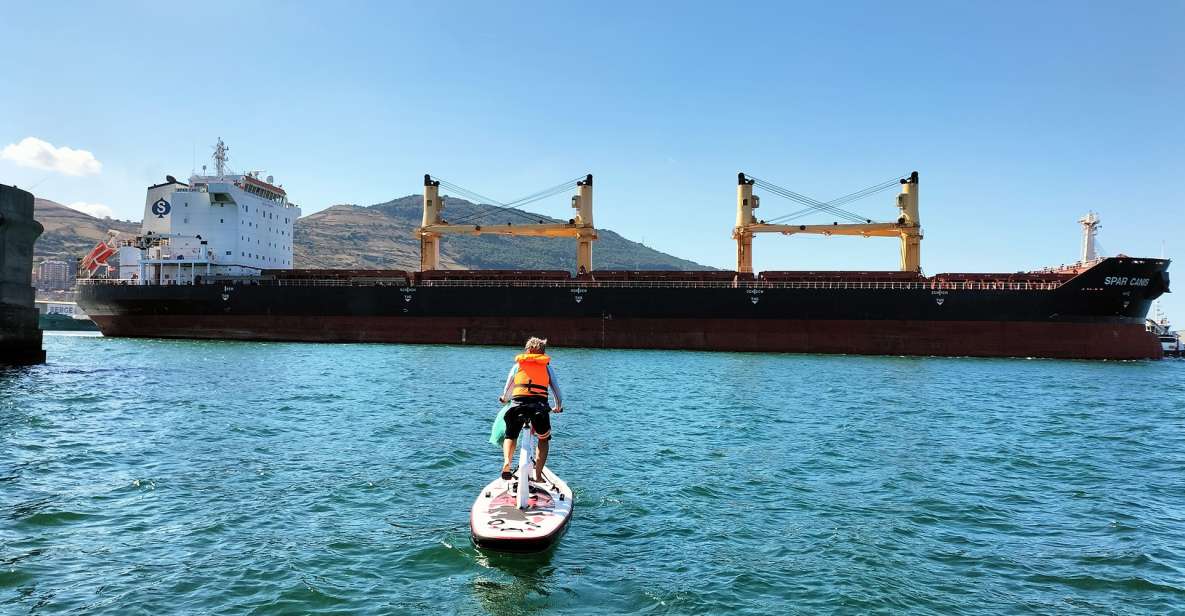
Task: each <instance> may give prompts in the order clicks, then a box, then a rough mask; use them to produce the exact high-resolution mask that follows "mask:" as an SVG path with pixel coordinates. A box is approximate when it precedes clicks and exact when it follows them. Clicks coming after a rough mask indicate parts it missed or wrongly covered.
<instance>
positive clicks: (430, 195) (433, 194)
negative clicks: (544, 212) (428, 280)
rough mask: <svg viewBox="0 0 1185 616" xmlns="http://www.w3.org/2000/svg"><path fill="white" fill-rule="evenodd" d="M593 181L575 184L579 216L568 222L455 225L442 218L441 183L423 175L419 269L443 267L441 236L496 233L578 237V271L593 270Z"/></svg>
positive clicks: (574, 197)
mask: <svg viewBox="0 0 1185 616" xmlns="http://www.w3.org/2000/svg"><path fill="white" fill-rule="evenodd" d="M592 180H593V177H592V174H588V175H586V176H585V177H584V179H583V180H580V181H578V182H576V195H575V196H573V197H572V207H573V208H575V209H576V217H575V218H573V219H571V220H570V221H568V222H566V223H562V222H555V223H538V224H509V223H507V224H502V225H489V226H485V225H472V224H466V225H460V224H458V225H454V224H449V223H448V222H447V221H445V220H444V219H443V218H442V217H441V210H443V209H444V199H443V198H442V197H441V196H440V181H439V180H433V179H432V176H431V175H428V174H424V217H423V219H422V220H421V224H420V226H419V227H417V228H416V231H415V234H416V236H417V237H419V238H420V269H421V270H422V271H428V270H434V269H438V268H439V267H440V239H441V236H444V235H483V234H494V235H523V236H530V237H573V238H576V268H577V271H578V272H579V273H585V272H590V271H592V243H593V241H594V240H596V239H597V230H596V227H594V226H593V219H592Z"/></svg>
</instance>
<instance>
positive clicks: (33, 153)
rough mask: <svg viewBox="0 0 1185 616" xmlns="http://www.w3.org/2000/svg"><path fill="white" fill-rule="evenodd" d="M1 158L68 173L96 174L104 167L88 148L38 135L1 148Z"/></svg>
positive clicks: (37, 167)
mask: <svg viewBox="0 0 1185 616" xmlns="http://www.w3.org/2000/svg"><path fill="white" fill-rule="evenodd" d="M0 158H2V159H4V160H11V161H12V162H14V163H16V164H18V165H20V166H22V167H33V168H34V169H45V170H46V171H57V172H58V173H64V174H66V175H95V174H97V173H98V172H99V171H101V170H102V169H103V163H100V162H99V161H98V160H96V159H95V155H94V154H91V153H90V152H88V151H86V150H75V149H73V148H68V147H65V146H62V147H60V148H58V147H54V145H53V144H52V143H49V142H47V141H42V140H41V139H38V138H36V137H25V138H24V139H21V141H20V143H10V144H8V145H6V146H4V149H3V150H0Z"/></svg>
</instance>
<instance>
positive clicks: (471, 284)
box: [78, 278, 1062, 291]
mask: <svg viewBox="0 0 1185 616" xmlns="http://www.w3.org/2000/svg"><path fill="white" fill-rule="evenodd" d="M78 284H80V285H96V284H112V285H138V284H140V281H139V280H126V279H122V280H120V279H111V278H88V279H82V280H79V281H78ZM176 284H192V283H174V285H176ZM197 284H199V285H245V286H267V287H375V286H380V287H407V288H419V287H435V288H439V287H454V288H560V289H755V290H762V289H884V290H902V291H910V290H915V291H917V290H921V291H1052V290H1054V289H1056V288H1058V287H1059V286H1061V285H1062V283H1060V282H990V281H986V282H985V281H966V280H962V281H939V280H926V281H920V282H889V281H861V280H847V281H837V280H794V281H770V280H752V281H745V282H732V281H728V280H421V281H420V282H418V283H415V284H410V283H408V282H406V281H402V280H393V279H367V278H356V279H334V278H289V279H285V278H280V279H274V280H218V279H207V280H202V281H199V282H198V283H197Z"/></svg>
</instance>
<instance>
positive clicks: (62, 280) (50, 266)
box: [37, 261, 74, 289]
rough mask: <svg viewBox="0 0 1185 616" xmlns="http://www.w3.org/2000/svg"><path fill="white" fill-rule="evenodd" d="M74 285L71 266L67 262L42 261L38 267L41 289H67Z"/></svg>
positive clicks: (38, 280)
mask: <svg viewBox="0 0 1185 616" xmlns="http://www.w3.org/2000/svg"><path fill="white" fill-rule="evenodd" d="M73 285H74V280H73V279H72V278H71V276H70V265H69V264H68V263H66V262H65V261H42V262H41V265H39V266H38V267H37V287H38V288H40V289H67V288H69V287H71V286H73Z"/></svg>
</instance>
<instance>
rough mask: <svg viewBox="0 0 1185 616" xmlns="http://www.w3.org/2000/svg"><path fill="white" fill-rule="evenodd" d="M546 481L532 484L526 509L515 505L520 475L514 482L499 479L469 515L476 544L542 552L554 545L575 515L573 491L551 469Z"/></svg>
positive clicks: (503, 548) (490, 486) (545, 474)
mask: <svg viewBox="0 0 1185 616" xmlns="http://www.w3.org/2000/svg"><path fill="white" fill-rule="evenodd" d="M543 479H544V481H542V482H534V481H532V482H531V492H530V498H529V499H528V501H527V508H526V510H520V509H519V508H518V507H517V506H516V505H515V491H514V490H515V487H516V483H517V482H518V472H517V471H516V472H515V477H514V478H512V479H510V480H505V479H501V478H498V479H495V480H494V481H492V482H490V483H489V485H487V486H486V487H485V488H483V489H482V491H481V494H479V495H478V497H477V500H476V501H474V502H473V509H472V510H471V511H470V514H469V527H470V530H471V531H472V533H473V541H474V542H475V543H476V544H477V545H478V546H479V547H484V548H490V549H495V550H504V551H534V550H542V549H544V548H546V547H547V546H549V545H551V544H552V543H553V542H554V541H555V539H556V538H557V537H559V535H560V533H561V532H562V531H563V530H564V527H565V526H566V525H567V524H568V518H569V517H571V515H572V491H571V489H569V488H568V484H566V483H564V480H562V479H560V478H559V477H558V476H556V475H555V473H553V472H551V469H549V468H547V467H544V468H543Z"/></svg>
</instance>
